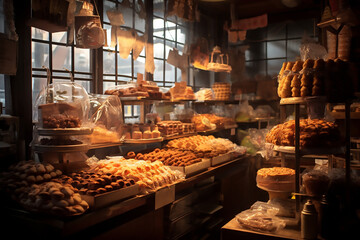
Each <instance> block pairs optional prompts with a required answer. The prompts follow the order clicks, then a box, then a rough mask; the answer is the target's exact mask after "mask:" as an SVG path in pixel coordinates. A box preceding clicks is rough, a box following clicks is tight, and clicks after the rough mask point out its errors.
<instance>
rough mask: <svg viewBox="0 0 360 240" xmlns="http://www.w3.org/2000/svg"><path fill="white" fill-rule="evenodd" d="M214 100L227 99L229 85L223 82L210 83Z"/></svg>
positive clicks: (229, 90)
mask: <svg viewBox="0 0 360 240" xmlns="http://www.w3.org/2000/svg"><path fill="white" fill-rule="evenodd" d="M212 90H213V92H214V97H215V100H229V99H230V95H231V85H230V83H225V82H216V83H214V84H213V85H212Z"/></svg>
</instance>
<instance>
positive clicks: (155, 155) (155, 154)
mask: <svg viewBox="0 0 360 240" xmlns="http://www.w3.org/2000/svg"><path fill="white" fill-rule="evenodd" d="M203 156H204V155H203V154H202V153H194V152H191V151H186V150H180V149H159V148H156V149H155V150H154V151H152V152H149V153H144V154H143V153H138V154H135V153H134V152H128V153H127V157H128V158H135V159H136V160H149V161H151V162H155V161H161V162H162V163H164V164H165V165H167V166H179V167H181V166H189V165H191V164H194V163H198V162H201V161H202V158H203Z"/></svg>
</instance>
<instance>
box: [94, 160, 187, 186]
mask: <svg viewBox="0 0 360 240" xmlns="http://www.w3.org/2000/svg"><path fill="white" fill-rule="evenodd" d="M92 171H95V172H97V173H105V174H107V173H110V174H112V175H114V176H121V177H122V178H124V179H132V180H134V181H135V182H136V183H137V184H139V186H140V189H141V192H143V193H147V192H148V191H154V190H156V189H158V188H161V187H164V186H167V185H169V184H173V183H175V182H177V181H180V180H182V179H184V178H185V176H184V174H183V173H182V172H180V171H173V170H171V169H170V168H169V167H168V166H165V165H164V164H163V163H162V162H161V161H154V162H151V161H143V160H135V159H127V160H126V159H124V158H122V157H120V158H118V159H110V160H99V161H96V162H95V163H93V164H92Z"/></svg>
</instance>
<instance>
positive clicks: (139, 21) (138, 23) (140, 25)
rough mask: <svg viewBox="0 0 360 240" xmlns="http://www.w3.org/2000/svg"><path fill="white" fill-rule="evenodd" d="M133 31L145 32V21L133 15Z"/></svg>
mask: <svg viewBox="0 0 360 240" xmlns="http://www.w3.org/2000/svg"><path fill="white" fill-rule="evenodd" d="M135 29H136V30H139V31H142V32H145V19H142V18H140V17H139V15H138V14H135Z"/></svg>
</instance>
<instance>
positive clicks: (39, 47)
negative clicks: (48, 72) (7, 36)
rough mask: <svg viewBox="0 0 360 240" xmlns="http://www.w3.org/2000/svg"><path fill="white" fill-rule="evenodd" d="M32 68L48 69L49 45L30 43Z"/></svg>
mask: <svg viewBox="0 0 360 240" xmlns="http://www.w3.org/2000/svg"><path fill="white" fill-rule="evenodd" d="M31 46H32V49H31V51H32V67H33V68H42V66H45V67H49V59H48V56H49V45H47V44H43V43H37V42H32V44H31Z"/></svg>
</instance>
